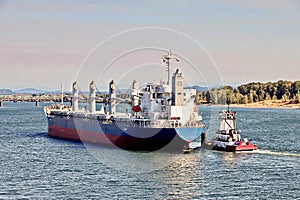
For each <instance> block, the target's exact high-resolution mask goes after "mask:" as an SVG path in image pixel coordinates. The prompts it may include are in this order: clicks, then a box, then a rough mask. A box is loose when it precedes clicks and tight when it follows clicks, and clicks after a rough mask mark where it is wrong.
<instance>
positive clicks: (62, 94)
mask: <svg viewBox="0 0 300 200" xmlns="http://www.w3.org/2000/svg"><path fill="white" fill-rule="evenodd" d="M60 90H61V105H64V85H63V84H61V85H60Z"/></svg>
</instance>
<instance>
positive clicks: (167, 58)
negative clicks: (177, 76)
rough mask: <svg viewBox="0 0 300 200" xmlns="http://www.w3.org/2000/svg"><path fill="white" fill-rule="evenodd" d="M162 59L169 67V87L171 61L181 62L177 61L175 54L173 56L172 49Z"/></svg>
mask: <svg viewBox="0 0 300 200" xmlns="http://www.w3.org/2000/svg"><path fill="white" fill-rule="evenodd" d="M162 59H163V61H164V62H165V63H166V64H167V67H168V69H167V71H168V79H167V85H169V84H170V60H171V59H175V60H176V61H179V60H178V59H177V57H176V56H175V55H174V54H172V49H170V51H169V52H168V54H167V55H163V56H162Z"/></svg>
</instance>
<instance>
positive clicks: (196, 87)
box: [185, 85, 209, 92]
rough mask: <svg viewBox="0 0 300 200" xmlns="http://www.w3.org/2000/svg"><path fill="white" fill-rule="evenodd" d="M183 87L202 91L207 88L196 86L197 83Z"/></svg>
mask: <svg viewBox="0 0 300 200" xmlns="http://www.w3.org/2000/svg"><path fill="white" fill-rule="evenodd" d="M185 89H196V90H197V91H198V92H203V91H206V90H209V88H208V87H201V86H198V85H194V86H191V87H185Z"/></svg>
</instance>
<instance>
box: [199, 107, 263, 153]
mask: <svg viewBox="0 0 300 200" xmlns="http://www.w3.org/2000/svg"><path fill="white" fill-rule="evenodd" d="M219 119H220V130H218V131H217V132H216V133H215V137H214V138H213V139H212V141H211V142H207V143H205V144H204V145H203V147H205V148H209V149H213V150H218V151H227V152H241V151H255V150H257V149H258V147H257V145H256V144H252V143H251V142H250V141H248V139H247V138H242V137H241V134H240V133H241V131H240V130H237V129H236V112H234V111H232V110H230V109H229V104H228V109H227V110H222V111H221V112H220V113H219Z"/></svg>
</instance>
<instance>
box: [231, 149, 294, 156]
mask: <svg viewBox="0 0 300 200" xmlns="http://www.w3.org/2000/svg"><path fill="white" fill-rule="evenodd" d="M236 153H253V154H255V153H256V154H264V155H274V156H294V157H300V154H298V153H289V152H275V151H268V150H255V151H241V152H236Z"/></svg>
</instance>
